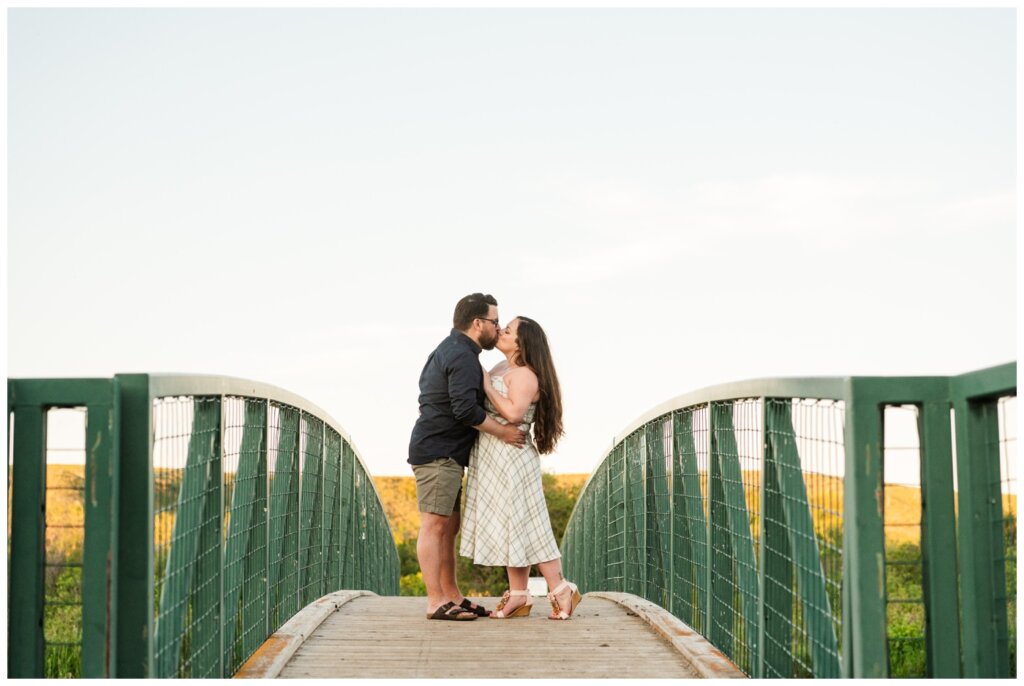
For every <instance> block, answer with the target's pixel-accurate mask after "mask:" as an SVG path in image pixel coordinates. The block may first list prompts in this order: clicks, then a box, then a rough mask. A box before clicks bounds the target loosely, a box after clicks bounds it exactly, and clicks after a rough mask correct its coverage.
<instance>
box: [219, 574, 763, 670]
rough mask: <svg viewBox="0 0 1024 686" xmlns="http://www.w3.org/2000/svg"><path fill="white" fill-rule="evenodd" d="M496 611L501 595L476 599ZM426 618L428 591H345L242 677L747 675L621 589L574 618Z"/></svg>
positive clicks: (279, 639)
mask: <svg viewBox="0 0 1024 686" xmlns="http://www.w3.org/2000/svg"><path fill="white" fill-rule="evenodd" d="M474 600H475V601H478V602H481V603H482V604H483V605H484V606H486V607H488V608H490V609H493V608H494V607H495V605H496V604H497V599H496V598H480V599H477V598H474ZM533 600H534V603H535V605H534V609H533V612H532V613H531V615H530V616H529V617H526V618H516V619H510V620H497V619H490V618H487V617H481V618H479V619H477V620H474V621H471V622H445V621H428V620H427V619H426V618H425V616H424V615H425V607H426V605H425V599H424V598H410V597H393V596H386V597H383V596H377V595H374V594H371V593H368V592H365V591H342V592H339V593H335V594H331V595H329V596H324V598H321V599H320V600H319V601H317V603H314V604H313V605H310V606H309V607H307V608H305V609H304V610H303V611H302V612H300V613H299V614H298V615H296V616H295V617H294V618H293V619H292V620H291V621H289V622H288V624H286V625H285V626H284V627H282V629H281V630H280V631H278V632H277V633H275V634H274V636H272V637H271V638H270V639H268V641H267V642H266V643H265V644H264V645H263V647H262V648H261V649H260V650H259V651H257V653H256V654H255V655H253V657H252V658H251V659H250V660H249V661H248V662H247V663H246V664H245V665H244V666H243V667H242V669H241V670H240V671H239V673H238V674H237V675H236V676H237V677H242V678H245V677H261V678H263V677H281V678H311V677H312V678H317V677H321V678H359V677H366V678H372V677H394V678H401V677H405V678H446V677H455V678H460V677H462V678H502V677H513V678H575V677H579V678H606V677H622V678H652V677H662V678H700V677H742V676H743V674H742V672H740V671H739V670H738V669H737V668H736V667H735V666H734V665H733V664H732V663H731V662H729V660H728V659H726V658H725V657H724V656H723V655H722V654H721V653H720V652H719V651H717V650H716V649H714V648H713V647H711V646H710V644H708V643H707V642H706V641H705V640H704V639H703V638H702V637H700V636H699V635H697V634H696V633H694V632H693V631H692V630H690V629H689V628H688V627H686V625H684V624H682V623H681V622H679V620H677V619H676V618H674V617H672V616H671V615H670V614H669V613H667V612H666V611H664V610H662V609H661V608H659V607H657V606H656V605H654V604H652V603H649V602H647V601H646V600H643V599H640V598H637V597H636V596H631V595H629V594H621V593H588V594H587V595H585V596H584V598H583V602H582V603H581V604H580V605H579V607H577V609H576V613H575V615H574V617H573V619H572V620H570V621H568V622H556V621H550V620H548V619H547V614H548V612H549V611H550V606H549V605H548V603H547V600H546V599H545V598H544V597H543V596H541V597H536V598H534V599H533Z"/></svg>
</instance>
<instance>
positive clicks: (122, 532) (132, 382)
mask: <svg viewBox="0 0 1024 686" xmlns="http://www.w3.org/2000/svg"><path fill="white" fill-rule="evenodd" d="M149 379H150V377H149V375H147V374H118V375H117V376H115V377H114V388H115V392H117V393H118V395H119V398H120V405H121V440H120V465H121V472H120V484H119V490H118V498H119V502H118V516H117V523H118V524H117V539H118V553H117V558H118V581H117V594H116V599H117V601H116V602H117V605H116V607H117V611H116V621H117V646H116V649H117V660H116V664H117V676H118V677H122V678H123V677H132V678H145V677H151V676H155V675H154V673H153V624H154V622H153V517H152V514H153V453H152V451H153V433H152V426H153V424H152V421H153V420H152V416H153V399H152V397H151V396H150V393H149Z"/></svg>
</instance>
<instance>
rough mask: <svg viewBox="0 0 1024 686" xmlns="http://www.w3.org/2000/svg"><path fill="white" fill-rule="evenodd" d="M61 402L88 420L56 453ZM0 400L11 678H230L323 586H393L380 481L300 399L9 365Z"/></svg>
mask: <svg viewBox="0 0 1024 686" xmlns="http://www.w3.org/2000/svg"><path fill="white" fill-rule="evenodd" d="M61 408H78V409H79V411H80V414H81V415H82V416H83V421H82V433H83V436H82V437H81V438H80V448H81V450H80V459H78V460H77V463H76V464H71V465H64V466H61V467H58V466H57V465H56V464H54V463H53V462H54V460H53V459H52V456H53V455H54V454H59V453H58V451H59V448H57V447H55V446H54V445H53V438H54V437H53V436H49V435H48V431H47V428H48V424H49V422H48V418H50V417H51V415H52V414H53V413H55V412H59V411H61ZM8 413H9V421H10V424H9V426H10V427H11V431H12V438H13V440H12V441H11V443H10V448H9V454H8V478H9V483H8V493H9V498H10V509H9V521H10V524H11V530H10V535H9V538H8V546H9V561H10V567H9V570H8V572H9V573H8V584H9V587H8V598H9V599H10V600H9V604H8V673H9V674H10V676H23V677H40V676H83V677H110V676H117V677H225V676H230V675H232V674H233V673H235V672H236V671H237V670H238V669H239V667H241V665H242V664H243V663H244V662H245V660H246V659H247V658H248V657H249V656H250V655H252V654H253V652H254V651H255V650H256V649H257V648H258V647H259V646H260V645H261V644H262V643H263V641H264V640H265V639H266V638H267V637H268V636H269V635H270V634H272V633H273V632H274V631H276V630H277V629H278V628H279V627H280V626H281V625H283V624H284V623H285V622H286V621H287V620H288V619H289V618H290V617H291V616H292V615H294V614H295V613H296V612H298V610H300V609H301V608H302V607H304V606H306V605H307V604H309V603H311V602H313V601H314V600H316V599H317V598H319V597H321V596H323V595H325V594H327V593H331V592H333V591H336V590H340V589H366V590H371V591H374V592H376V593H379V594H382V595H397V594H398V577H399V562H398V552H397V549H396V548H395V544H394V540H393V538H392V534H391V530H390V527H389V525H388V522H387V518H386V516H385V514H384V508H383V506H382V504H381V500H380V496H379V494H378V493H377V491H376V487H375V486H374V484H373V480H372V479H371V477H370V475H369V472H368V471H367V469H366V466H365V464H364V463H363V461H362V459H361V457H360V456H359V455H358V453H357V452H356V451H355V449H354V447H353V446H352V443H351V441H350V439H349V438H348V436H346V434H345V433H344V431H343V430H342V429H341V428H340V427H339V426H338V424H337V423H336V422H335V421H334V420H332V419H331V418H330V417H329V416H328V415H327V414H326V413H325V412H323V411H322V410H321V409H319V408H317V407H316V406H315V405H313V404H311V403H309V402H308V401H306V400H304V399H303V398H300V397H298V396H295V395H293V394H291V393H288V392H287V391H283V390H281V389H278V388H275V387H273V386H269V385H266V384H259V383H254V382H250V381H243V380H239V379H230V378H225V377H201V376H169V375H161V376H157V375H141V374H129V375H118V376H115V377H114V378H112V379H60V380H8ZM51 433H52V432H51ZM72 452H74V451H72ZM48 456H49V457H50V458H51V459H50V463H48ZM72 462H75V461H74V460H72Z"/></svg>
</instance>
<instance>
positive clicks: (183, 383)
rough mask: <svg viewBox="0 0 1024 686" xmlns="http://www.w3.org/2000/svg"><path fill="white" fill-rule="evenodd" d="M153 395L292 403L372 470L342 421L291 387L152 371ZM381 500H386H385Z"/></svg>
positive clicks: (377, 490)
mask: <svg viewBox="0 0 1024 686" xmlns="http://www.w3.org/2000/svg"><path fill="white" fill-rule="evenodd" d="M148 376H149V387H150V395H151V396H152V397H154V398H167V397H174V396H193V397H199V396H230V397H238V398H260V399H264V400H272V401H274V402H278V403H282V404H284V405H290V406H291V407H294V408H296V409H299V410H302V411H303V412H305V413H306V414H311V415H313V416H315V417H317V418H319V419H320V420H322V421H323V422H324V423H325V424H327V426H329V427H331V428H332V429H334V430H335V431H336V432H337V433H338V435H339V436H341V438H342V439H343V440H344V441H345V442H346V443H348V444H349V446H350V447H351V448H352V452H353V453H354V455H355V458H356V459H357V460H358V461H359V465H360V466H361V467H362V468H363V471H364V472H366V473H367V474H369V473H370V470H369V469H368V468H367V466H366V461H365V460H364V459H363V456H362V453H360V452H359V448H357V447H356V444H355V441H353V440H352V436H351V434H349V433H348V431H346V430H345V429H344V428H343V427H342V425H341V423H340V422H338V420H336V419H335V418H334V417H332V416H331V415H330V414H328V413H327V411H326V410H324V409H323V408H321V407H320V406H319V405H316V404H315V403H313V402H311V401H309V400H307V399H306V398H304V397H302V396H301V395H298V394H296V393H293V392H291V391H289V390H287V389H284V388H281V387H279V386H274V385H273V384H269V383H264V382H262V381H251V380H249V379H242V378H239V377H235V376H217V375H214V374H149V375H148ZM370 485H371V486H372V487H373V492H374V494H376V496H377V500H381V497H380V490H379V489H378V488H377V484H376V483H374V481H373V480H372V479H371V480H370ZM381 502H383V501H382V500H381Z"/></svg>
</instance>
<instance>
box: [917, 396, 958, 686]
mask: <svg viewBox="0 0 1024 686" xmlns="http://www.w3.org/2000/svg"><path fill="white" fill-rule="evenodd" d="M942 390H943V393H942V394H941V396H940V397H936V398H934V399H929V400H927V401H926V402H924V403H923V404H922V405H921V406H920V414H919V416H918V433H919V435H920V437H921V501H922V511H921V554H922V564H923V565H924V569H922V570H921V571H922V581H923V593H924V600H925V607H926V608H927V610H926V612H925V619H926V625H925V640H926V641H927V649H926V656H927V668H928V676H930V677H940V678H952V677H958V676H960V659H959V650H952V649H951V646H957V645H958V644H959V641H960V613H959V608H958V605H957V603H956V602H953V600H954V599H956V597H957V587H956V519H955V514H954V509H953V452H952V441H951V438H950V415H949V410H950V402H949V399H948V396H947V393H946V391H947V390H948V386H947V387H946V388H943V389H942Z"/></svg>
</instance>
